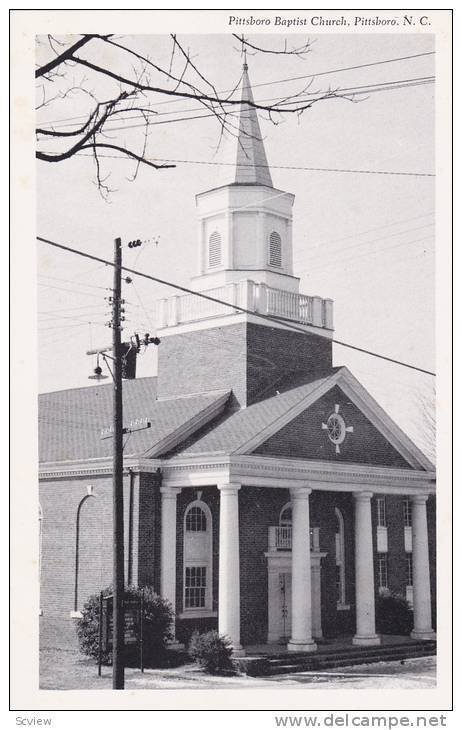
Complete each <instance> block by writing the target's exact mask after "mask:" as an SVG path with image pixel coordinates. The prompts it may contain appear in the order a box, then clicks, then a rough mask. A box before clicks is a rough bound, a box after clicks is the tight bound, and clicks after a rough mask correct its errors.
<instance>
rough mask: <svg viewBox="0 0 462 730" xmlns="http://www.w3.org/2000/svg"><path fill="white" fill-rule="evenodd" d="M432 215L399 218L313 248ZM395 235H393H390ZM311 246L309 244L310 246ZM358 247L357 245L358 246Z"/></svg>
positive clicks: (321, 243)
mask: <svg viewBox="0 0 462 730" xmlns="http://www.w3.org/2000/svg"><path fill="white" fill-rule="evenodd" d="M431 215H434V212H433V211H431V212H430V213H422V214H420V215H416V216H414V217H413V218H401V220H399V221H393V223H384V224H383V225H382V226H375V227H374V228H368V229H367V230H366V231H358V232H357V233H356V232H355V233H351V234H350V235H348V236H342V238H331V239H330V240H327V241H321V242H320V243H316V244H314V245H313V246H312V247H313V248H315V249H316V248H321V247H324V246H327V245H328V244H331V243H340V242H341V241H347V240H348V239H349V238H356V237H357V236H365V235H366V234H368V233H373V232H374V231H381V230H383V229H384V228H390V227H391V226H398V225H401V223H410V222H411V221H415V220H420V219H421V218H428V216H431ZM429 225H431V224H429ZM392 235H395V234H392ZM310 245H311V244H310ZM358 245H359V244H358Z"/></svg>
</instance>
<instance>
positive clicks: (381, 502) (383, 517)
mask: <svg viewBox="0 0 462 730" xmlns="http://www.w3.org/2000/svg"><path fill="white" fill-rule="evenodd" d="M377 525H378V527H386V526H387V511H386V503H385V497H377Z"/></svg>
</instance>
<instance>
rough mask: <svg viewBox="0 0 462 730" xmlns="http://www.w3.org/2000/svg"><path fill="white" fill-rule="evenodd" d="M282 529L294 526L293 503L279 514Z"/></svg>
mask: <svg viewBox="0 0 462 730" xmlns="http://www.w3.org/2000/svg"><path fill="white" fill-rule="evenodd" d="M279 525H280V527H289V526H291V525H292V503H291V502H288V503H287V504H285V505H284V507H283V508H282V510H281V512H280V514H279Z"/></svg>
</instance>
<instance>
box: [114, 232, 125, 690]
mask: <svg viewBox="0 0 462 730" xmlns="http://www.w3.org/2000/svg"><path fill="white" fill-rule="evenodd" d="M121 277H122V241H121V239H120V238H116V239H115V240H114V286H113V294H112V358H113V367H114V374H113V376H114V395H113V416H114V441H113V457H112V458H113V469H112V479H113V488H112V521H113V635H112V688H113V689H124V686H125V668H124V590H125V581H124V504H123V412H122V346H121V339H122V338H121V304H122V302H121V289H122V283H121Z"/></svg>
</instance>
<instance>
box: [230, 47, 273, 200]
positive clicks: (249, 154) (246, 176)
mask: <svg viewBox="0 0 462 730" xmlns="http://www.w3.org/2000/svg"><path fill="white" fill-rule="evenodd" d="M241 101H242V105H241V107H240V114H239V133H238V137H237V153H236V169H235V174H234V182H235V183H240V184H247V185H267V186H268V187H270V188H272V187H273V181H272V179H271V173H270V170H269V167H268V160H267V159H266V153H265V146H264V144H263V139H262V136H261V131H260V124H259V122H258V115H257V110H256V109H255V107H254V106H251V104H252V103H253V94H252V88H251V86H250V81H249V74H248V66H247V55H246V53H245V51H244V65H243V67H242V83H241ZM249 102H250V103H251V104H249Z"/></svg>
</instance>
